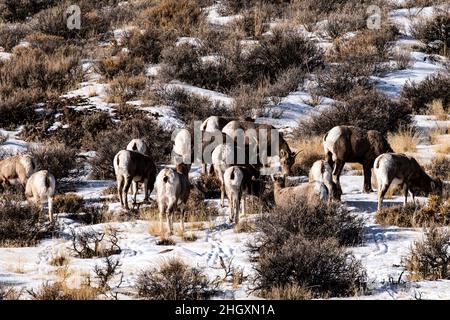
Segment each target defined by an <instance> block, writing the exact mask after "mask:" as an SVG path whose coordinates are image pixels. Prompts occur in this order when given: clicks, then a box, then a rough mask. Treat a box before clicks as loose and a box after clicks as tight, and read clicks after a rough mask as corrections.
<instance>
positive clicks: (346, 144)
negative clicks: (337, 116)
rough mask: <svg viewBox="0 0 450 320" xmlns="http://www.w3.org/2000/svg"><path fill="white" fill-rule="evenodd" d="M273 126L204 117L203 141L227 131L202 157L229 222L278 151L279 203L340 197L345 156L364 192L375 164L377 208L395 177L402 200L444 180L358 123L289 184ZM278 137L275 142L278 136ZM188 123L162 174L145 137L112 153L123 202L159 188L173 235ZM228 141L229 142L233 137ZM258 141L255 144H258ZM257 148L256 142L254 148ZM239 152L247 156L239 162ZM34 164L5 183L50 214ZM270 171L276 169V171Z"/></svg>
mask: <svg viewBox="0 0 450 320" xmlns="http://www.w3.org/2000/svg"><path fill="white" fill-rule="evenodd" d="M274 129H275V128H274V127H272V126H270V125H266V124H258V123H256V122H255V121H254V120H250V119H245V121H239V120H236V119H229V118H223V117H217V116H212V117H209V118H208V119H206V120H205V121H204V122H203V123H202V125H201V127H200V130H201V132H202V136H201V138H202V144H204V145H206V144H207V143H209V142H211V141H209V140H208V139H209V138H208V137H209V135H207V134H206V133H214V132H216V133H217V132H218V133H219V134H220V135H222V136H223V137H227V138H229V139H226V141H225V142H222V143H220V144H217V145H215V146H214V148H213V150H212V154H211V162H210V163H209V164H210V169H209V170H207V163H206V162H205V161H204V159H203V158H202V159H201V161H202V169H203V172H204V173H205V174H207V173H209V174H214V175H216V177H217V178H218V180H219V181H220V190H221V201H220V204H221V206H222V207H223V206H224V198H225V195H226V196H227V198H228V200H229V205H228V210H229V217H230V221H231V222H235V223H237V222H238V221H239V215H240V212H241V206H243V210H242V211H243V214H245V198H246V197H247V196H250V195H253V196H261V194H262V192H263V190H264V187H265V182H264V181H263V179H262V170H264V169H266V168H267V167H270V166H271V165H272V164H273V163H274V162H271V161H264V163H263V162H261V161H260V160H261V157H262V156H264V157H266V158H271V157H275V156H278V159H279V171H281V174H272V175H271V178H272V179H271V180H272V181H273V189H274V191H273V192H274V200H275V204H276V205H278V206H282V207H286V206H287V207H292V206H295V203H296V201H297V199H298V198H299V197H300V196H302V197H306V198H307V199H308V200H314V201H323V202H331V201H340V200H341V195H342V188H341V184H340V175H341V173H342V170H343V167H344V165H345V163H347V162H356V163H360V164H362V166H363V170H364V186H363V191H364V192H371V191H372V187H371V173H372V169H373V171H374V174H375V177H376V181H377V185H378V210H380V209H381V208H382V203H383V198H384V196H385V194H386V192H387V190H388V188H389V186H390V185H392V184H398V185H401V186H402V188H403V192H404V197H405V204H406V202H407V197H408V193H411V195H412V197H413V201H414V197H415V196H417V195H419V194H425V195H429V194H438V195H440V194H441V193H442V187H443V184H442V181H441V180H439V179H436V178H432V177H430V176H428V175H427V174H426V173H425V171H424V170H423V168H422V167H421V166H420V165H419V164H418V163H417V161H416V160H415V159H414V158H412V157H409V156H406V155H404V154H397V153H394V152H393V150H392V149H391V147H390V145H389V143H388V142H387V140H386V139H385V138H384V137H383V135H382V134H381V133H380V132H378V131H375V130H364V129H362V128H358V127H355V126H346V125H341V126H336V127H334V128H332V129H331V130H329V131H328V132H327V133H326V134H325V135H324V137H323V148H324V159H323V160H318V161H316V162H315V163H314V164H313V166H312V167H311V170H310V172H309V182H307V183H303V184H300V185H297V186H294V187H286V186H285V182H286V176H288V175H290V174H291V168H292V165H293V164H294V163H295V158H296V156H297V154H298V152H300V151H298V152H297V153H296V152H293V151H292V150H291V149H290V147H289V145H288V143H287V142H286V140H285V139H284V138H283V136H282V135H281V134H280V133H279V132H278V131H276V130H275V132H276V134H275V135H273V134H271V135H267V136H266V138H265V139H266V140H265V141H264V142H265V144H263V146H265V147H264V148H262V147H261V144H260V143H259V142H261V141H260V139H262V138H261V137H262V136H261V135H260V133H261V131H263V130H266V131H271V130H274ZM239 130H242V131H243V132H246V133H247V132H250V134H248V135H247V134H246V135H245V138H244V140H243V141H242V142H243V143H242V144H240V143H237V142H238V141H237V140H239V139H240V138H239V137H238V134H237V133H238V132H239ZM274 139H276V141H275V140H274ZM191 140H192V139H191V138H190V133H189V131H188V130H186V129H184V130H181V131H180V132H179V133H178V134H177V135H176V136H175V139H174V146H173V155H174V157H173V162H174V165H175V166H176V167H175V168H172V167H164V168H162V169H161V170H160V171H159V173H158V169H157V166H156V164H155V162H154V160H153V159H152V157H151V156H150V152H149V150H150V149H149V146H148V145H146V143H145V142H144V141H143V140H142V139H133V140H132V141H130V143H129V144H128V146H127V147H126V150H120V151H119V152H118V153H117V154H116V155H115V157H114V160H113V167H114V172H115V175H116V179H117V192H118V196H119V200H120V204H121V206H122V207H123V208H125V209H129V206H128V199H127V198H128V191H129V189H130V187H132V193H133V202H134V203H136V196H137V193H138V189H139V183H142V184H143V189H144V201H148V200H149V195H150V193H151V192H152V191H153V189H155V191H156V202H157V204H158V210H159V219H160V227H161V232H162V231H163V215H164V214H166V215H167V225H168V229H169V234H173V216H174V212H175V211H176V210H177V209H180V211H181V230H182V232H183V231H184V211H185V207H186V204H187V201H188V198H189V194H190V190H191V189H192V188H193V185H192V184H191V183H190V181H189V171H190V169H191V161H192V160H193V151H192V146H193V143H192V141H191ZM230 141H231V143H230ZM254 146H257V147H256V148H253V147H254ZM252 148H253V149H252ZM252 151H253V152H256V153H257V157H256V161H250V158H251V152H252ZM238 157H241V159H244V161H243V162H242V161H240V162H239V161H237V158H238ZM35 171H36V164H35V161H34V159H33V158H32V157H31V156H29V155H18V156H12V157H9V158H7V159H5V160H2V161H0V185H2V186H3V185H11V184H20V185H22V186H23V188H24V190H25V195H26V197H27V200H28V201H31V202H37V203H40V204H41V205H43V203H44V202H45V201H48V212H49V218H50V220H52V219H53V206H52V199H53V196H54V194H55V178H54V176H53V175H52V174H51V173H50V172H48V171H47V170H41V171H37V172H35ZM272 172H273V171H272Z"/></svg>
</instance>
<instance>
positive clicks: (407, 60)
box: [393, 50, 411, 70]
mask: <svg viewBox="0 0 450 320" xmlns="http://www.w3.org/2000/svg"><path fill="white" fill-rule="evenodd" d="M393 58H394V61H395V64H396V65H397V69H399V70H404V69H407V68H409V66H410V65H411V53H410V52H409V51H406V50H399V51H396V52H395V53H394V56H393Z"/></svg>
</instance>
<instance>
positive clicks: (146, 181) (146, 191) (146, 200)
mask: <svg viewBox="0 0 450 320" xmlns="http://www.w3.org/2000/svg"><path fill="white" fill-rule="evenodd" d="M144 202H148V179H145V180H144Z"/></svg>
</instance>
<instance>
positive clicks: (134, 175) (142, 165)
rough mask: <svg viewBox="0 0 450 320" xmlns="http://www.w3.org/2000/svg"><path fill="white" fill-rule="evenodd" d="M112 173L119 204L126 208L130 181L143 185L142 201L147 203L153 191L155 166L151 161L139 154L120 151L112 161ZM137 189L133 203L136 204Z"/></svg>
mask: <svg viewBox="0 0 450 320" xmlns="http://www.w3.org/2000/svg"><path fill="white" fill-rule="evenodd" d="M113 165H114V172H115V174H116V179H117V193H118V194H119V199H120V204H121V205H122V207H124V208H125V209H127V210H129V209H130V208H129V207H128V197H127V195H128V190H129V189H130V185H131V182H132V181H135V182H142V183H143V184H144V201H148V199H149V194H150V193H151V192H152V190H153V185H154V183H155V177H156V165H155V163H154V162H153V159H152V158H151V157H149V156H146V155H143V154H141V153H139V152H134V151H130V150H120V151H119V152H118V153H117V154H116V155H115V157H114V160H113ZM136 196H137V188H136V189H135V190H134V203H136Z"/></svg>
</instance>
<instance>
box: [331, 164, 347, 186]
mask: <svg viewBox="0 0 450 320" xmlns="http://www.w3.org/2000/svg"><path fill="white" fill-rule="evenodd" d="M344 165H345V162H344V161H342V160H339V159H336V161H335V162H334V168H333V181H334V183H335V184H336V186H337V187H338V188H339V189H340V188H341V183H340V181H339V180H340V176H341V173H342V169H343V168H344Z"/></svg>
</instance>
